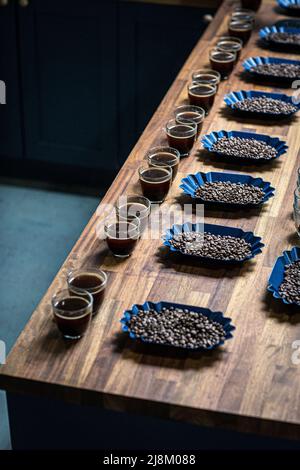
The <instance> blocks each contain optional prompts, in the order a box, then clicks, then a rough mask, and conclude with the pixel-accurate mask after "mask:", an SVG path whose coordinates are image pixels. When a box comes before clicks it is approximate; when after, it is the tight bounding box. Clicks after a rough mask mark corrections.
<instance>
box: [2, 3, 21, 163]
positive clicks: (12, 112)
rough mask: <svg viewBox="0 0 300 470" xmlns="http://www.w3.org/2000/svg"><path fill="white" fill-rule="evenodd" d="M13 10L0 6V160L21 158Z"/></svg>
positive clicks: (17, 71)
mask: <svg viewBox="0 0 300 470" xmlns="http://www.w3.org/2000/svg"><path fill="white" fill-rule="evenodd" d="M17 57H18V54H17V33H16V21H15V8H14V5H13V4H12V2H10V3H8V4H7V5H6V6H0V80H2V81H3V82H4V84H5V89H6V104H0V157H1V158H22V130H21V107H20V93H19V84H20V83H19V69H18V62H17Z"/></svg>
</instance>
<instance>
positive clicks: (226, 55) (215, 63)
mask: <svg viewBox="0 0 300 470" xmlns="http://www.w3.org/2000/svg"><path fill="white" fill-rule="evenodd" d="M209 60H210V65H211V67H212V68H213V69H215V70H217V71H218V72H219V73H220V74H221V77H222V80H226V79H227V78H228V76H229V75H230V73H231V72H232V70H233V67H234V64H235V62H236V52H228V51H227V52H226V51H221V50H218V49H216V48H215V49H212V50H211V51H210V53H209Z"/></svg>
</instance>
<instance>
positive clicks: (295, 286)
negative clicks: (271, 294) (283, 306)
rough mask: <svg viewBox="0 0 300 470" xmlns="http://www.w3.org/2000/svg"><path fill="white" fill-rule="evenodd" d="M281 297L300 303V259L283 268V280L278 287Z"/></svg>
mask: <svg viewBox="0 0 300 470" xmlns="http://www.w3.org/2000/svg"><path fill="white" fill-rule="evenodd" d="M278 291H279V293H280V295H281V297H283V298H284V299H286V300H287V301H288V302H295V303H297V304H299V305H300V261H295V262H294V263H292V264H289V265H287V266H285V268H284V280H283V282H282V283H281V285H280V286H279V289H278Z"/></svg>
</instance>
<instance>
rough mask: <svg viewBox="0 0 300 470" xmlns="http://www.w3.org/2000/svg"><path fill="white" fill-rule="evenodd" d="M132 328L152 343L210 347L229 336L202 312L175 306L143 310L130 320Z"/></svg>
mask: <svg viewBox="0 0 300 470" xmlns="http://www.w3.org/2000/svg"><path fill="white" fill-rule="evenodd" d="M129 331H130V332H132V333H134V334H135V336H136V337H137V338H143V340H144V341H146V342H149V343H158V344H166V345H171V346H178V347H183V348H190V349H196V348H204V349H208V348H209V347H212V346H215V345H216V344H218V343H219V342H220V341H224V340H225V336H226V332H225V330H224V328H223V326H222V325H221V324H220V323H218V322H216V321H213V320H210V319H209V318H208V317H206V316H205V315H203V314H202V313H197V312H194V311H192V310H188V309H184V310H182V309H180V308H174V307H170V308H166V307H164V308H163V309H162V311H161V312H156V311H155V310H154V309H150V310H147V311H144V310H139V312H138V314H137V315H133V316H132V317H131V319H130V321H129Z"/></svg>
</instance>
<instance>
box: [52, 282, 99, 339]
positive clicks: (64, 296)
mask: <svg viewBox="0 0 300 470" xmlns="http://www.w3.org/2000/svg"><path fill="white" fill-rule="evenodd" d="M51 303H52V310H53V315H54V319H55V323H56V325H57V327H58V329H59V330H60V332H61V333H62V335H63V337H64V338H65V339H73V340H74V339H79V338H81V337H82V336H83V335H84V334H85V332H86V330H87V329H88V326H89V324H90V321H91V317H92V312H93V297H92V295H91V294H90V293H89V292H87V291H82V292H80V293H74V292H70V291H69V289H62V290H60V291H58V292H57V293H56V294H55V295H54V296H53V297H52V302H51Z"/></svg>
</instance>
